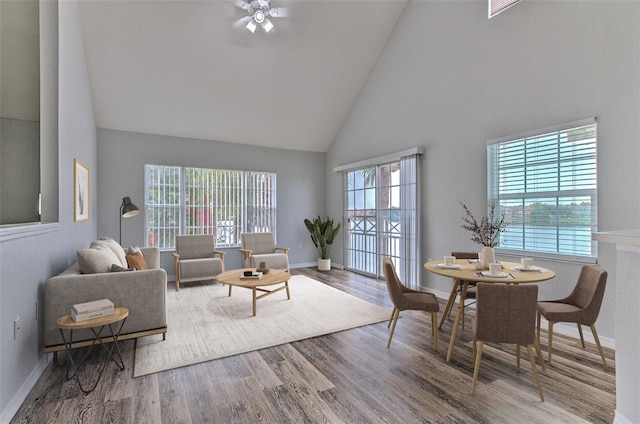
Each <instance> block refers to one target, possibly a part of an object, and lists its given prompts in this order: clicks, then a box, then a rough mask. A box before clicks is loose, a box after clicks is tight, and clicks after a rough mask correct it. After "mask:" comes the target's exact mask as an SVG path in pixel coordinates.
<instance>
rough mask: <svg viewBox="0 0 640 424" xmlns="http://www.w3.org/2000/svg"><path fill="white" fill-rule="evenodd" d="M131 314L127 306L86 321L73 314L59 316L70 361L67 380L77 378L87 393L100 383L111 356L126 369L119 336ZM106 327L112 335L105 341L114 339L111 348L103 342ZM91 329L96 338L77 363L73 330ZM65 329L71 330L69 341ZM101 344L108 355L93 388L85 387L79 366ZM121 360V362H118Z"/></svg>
mask: <svg viewBox="0 0 640 424" xmlns="http://www.w3.org/2000/svg"><path fill="white" fill-rule="evenodd" d="M128 316H129V310H128V309H127V308H115V312H114V313H113V314H111V315H106V316H104V317H98V318H92V319H88V320H86V321H80V322H75V321H74V320H73V319H72V318H71V315H65V316H63V317H60V318H58V320H57V321H56V325H57V326H58V329H59V330H60V335H61V336H62V342H63V343H64V347H65V350H66V351H67V356H68V358H69V361H68V362H67V380H69V379H70V378H75V379H76V381H77V382H78V386H80V390H82V392H83V393H85V394H87V393H90V392H92V391H93V390H94V389H95V388H96V386H97V385H98V381H100V377H102V373H103V372H104V369H105V367H106V365H107V362H109V358H110V359H112V360H113V362H115V363H116V365H118V368H120V369H121V370H124V368H125V366H124V361H123V360H122V353H121V352H120V346H118V337H120V332H121V331H122V327H123V326H124V323H125V321H126V320H127V317H128ZM118 322H120V326H119V327H118V330H117V331H116V332H114V331H113V327H112V325H113V324H116V323H118ZM105 327H108V328H109V332H110V336H109V335H107V336H105V337H106V338H105V341H113V343H112V345H111V348H108V347H107V345H106V344H105V343H104V342H103V340H102V338H101V334H102V331H103V330H104V329H105ZM86 329H89V330H91V332H92V333H93V336H94V340H93V343H91V345H90V346H89V349H87V351H86V352H85V354H84V356H83V358H82V360H81V361H80V362H79V363H78V364H76V361H75V360H74V359H73V355H72V354H71V346H72V345H73V331H74V330H86ZM64 330H68V331H69V341H67V339H66V337H65V333H64ZM98 344H99V345H101V346H102V347H103V348H104V350H105V351H106V352H107V354H108V357H107V358H106V359H105V360H104V362H103V363H102V368H101V369H100V372H99V374H98V377H97V378H96V381H95V382H94V383H93V385H92V386H91V388H89V389H85V388H84V387H83V386H82V383H81V382H80V378H79V377H78V368H79V366H80V365H81V364H82V363H83V362H84V361H85V360H86V359H87V358H88V357H89V354H90V353H91V352H92V351H93V347H94V346H96V345H98ZM114 352H115V353H116V355H117V358H116V357H115V356H114ZM118 360H119V362H118ZM70 369H71V375H69V370H70Z"/></svg>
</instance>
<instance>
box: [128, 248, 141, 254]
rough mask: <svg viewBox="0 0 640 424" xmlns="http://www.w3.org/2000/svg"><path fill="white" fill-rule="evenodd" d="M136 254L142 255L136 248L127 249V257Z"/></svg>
mask: <svg viewBox="0 0 640 424" xmlns="http://www.w3.org/2000/svg"><path fill="white" fill-rule="evenodd" d="M136 253H140V254H142V250H140V248H139V247H138V246H136V247H133V246H129V248H128V249H127V255H135V254H136Z"/></svg>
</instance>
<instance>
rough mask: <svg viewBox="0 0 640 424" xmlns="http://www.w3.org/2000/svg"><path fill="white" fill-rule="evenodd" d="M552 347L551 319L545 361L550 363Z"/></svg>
mask: <svg viewBox="0 0 640 424" xmlns="http://www.w3.org/2000/svg"><path fill="white" fill-rule="evenodd" d="M552 349H553V321H549V346H547V356H548V359H547V362H549V363H551V350H552Z"/></svg>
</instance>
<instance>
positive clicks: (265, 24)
mask: <svg viewBox="0 0 640 424" xmlns="http://www.w3.org/2000/svg"><path fill="white" fill-rule="evenodd" d="M262 29H263V30H264V32H269V31H271V30H272V29H273V24H272V23H271V21H270V20H269V19H265V20H264V22H263V23H262Z"/></svg>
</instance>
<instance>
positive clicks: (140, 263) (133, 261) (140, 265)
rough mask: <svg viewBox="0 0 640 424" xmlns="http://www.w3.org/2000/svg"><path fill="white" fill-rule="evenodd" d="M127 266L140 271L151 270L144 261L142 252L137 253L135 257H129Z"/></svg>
mask: <svg viewBox="0 0 640 424" xmlns="http://www.w3.org/2000/svg"><path fill="white" fill-rule="evenodd" d="M127 266H128V267H129V268H135V269H136V270H138V271H140V270H142V269H149V266H148V265H147V261H145V260H144V256H142V253H140V252H136V253H135V254H133V255H127Z"/></svg>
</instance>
